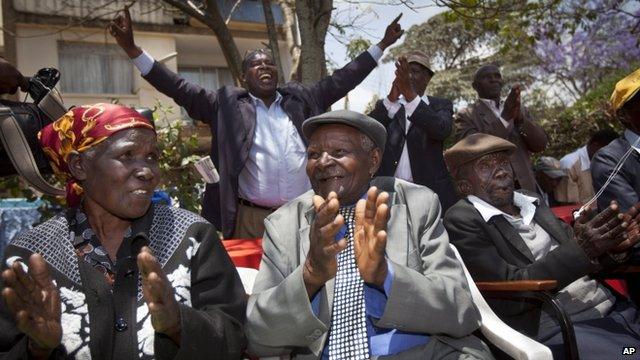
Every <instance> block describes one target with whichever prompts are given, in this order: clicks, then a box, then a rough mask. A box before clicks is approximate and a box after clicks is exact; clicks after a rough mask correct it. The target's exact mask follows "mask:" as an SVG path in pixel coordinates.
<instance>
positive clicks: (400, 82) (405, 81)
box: [394, 56, 418, 102]
mask: <svg viewBox="0 0 640 360" xmlns="http://www.w3.org/2000/svg"><path fill="white" fill-rule="evenodd" d="M394 83H395V84H396V85H397V86H398V90H400V93H401V94H402V96H404V99H405V100H406V101H407V102H411V101H413V99H415V98H416V96H418V94H416V91H415V89H414V88H413V84H412V83H411V68H410V67H409V62H408V61H407V58H406V57H404V56H401V57H400V58H399V59H398V61H396V79H395V81H394Z"/></svg>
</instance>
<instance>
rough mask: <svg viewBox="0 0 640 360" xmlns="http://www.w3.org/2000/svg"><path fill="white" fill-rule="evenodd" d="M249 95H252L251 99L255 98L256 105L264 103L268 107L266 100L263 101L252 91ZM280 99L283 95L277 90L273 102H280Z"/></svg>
mask: <svg viewBox="0 0 640 360" xmlns="http://www.w3.org/2000/svg"><path fill="white" fill-rule="evenodd" d="M249 96H250V97H251V100H253V104H254V105H255V106H260V105H262V106H264V107H265V108H266V107H267V105H266V104H265V103H264V101H262V99H260V98H257V97H255V96H254V95H253V94H252V93H249ZM280 100H282V95H281V94H280V92H278V91H277V90H276V99H275V100H274V101H273V104H279V103H280Z"/></svg>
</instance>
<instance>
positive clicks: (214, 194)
mask: <svg viewBox="0 0 640 360" xmlns="http://www.w3.org/2000/svg"><path fill="white" fill-rule="evenodd" d="M399 19H400V16H398V17H397V18H396V19H395V20H394V21H393V22H392V23H391V24H390V25H389V26H388V27H387V29H386V32H385V35H384V38H383V39H382V40H381V41H380V42H379V43H378V44H377V45H373V46H371V47H370V48H369V50H367V51H365V52H364V53H362V54H360V56H358V57H357V58H356V59H354V60H353V61H351V62H350V63H348V64H347V65H345V66H344V67H343V68H342V69H339V70H336V71H334V73H333V74H332V75H331V76H327V77H325V78H324V79H321V80H320V81H318V82H317V83H315V84H313V85H311V86H305V85H303V84H300V83H298V82H293V81H292V82H289V83H286V84H284V85H283V86H281V87H277V85H278V84H277V79H278V73H277V68H276V66H275V63H274V61H273V59H272V58H271V55H270V54H269V53H268V52H265V51H262V50H256V51H252V52H250V53H249V54H247V55H246V56H245V58H244V60H243V62H242V70H243V78H244V79H243V80H244V83H245V87H246V88H237V87H230V86H225V87H223V88H220V89H218V90H210V89H204V88H202V87H200V86H198V85H196V84H191V83H189V82H187V81H185V80H184V79H183V78H181V77H180V76H178V75H177V74H175V73H173V72H172V71H170V70H169V69H167V68H166V67H165V66H164V65H162V64H161V63H159V62H157V61H155V60H153V58H152V57H151V56H150V55H149V54H147V53H146V52H144V51H143V50H142V49H141V48H140V47H138V46H137V45H136V44H135V42H134V38H133V31H132V26H131V17H130V15H129V12H128V10H127V9H125V11H124V14H121V15H120V16H118V17H117V18H116V19H115V20H114V21H113V22H112V23H111V25H110V26H109V31H110V32H111V34H112V35H113V36H114V37H115V38H116V41H117V42H118V45H120V47H122V48H123V50H124V51H125V52H126V53H127V55H128V56H129V57H130V58H131V59H132V60H133V62H134V64H135V65H136V67H137V68H138V69H139V70H140V72H141V74H142V76H143V77H144V78H145V79H146V80H147V81H148V82H149V83H150V84H151V85H153V86H154V87H155V88H156V89H157V90H159V91H160V92H162V93H163V94H165V95H167V96H169V97H171V98H172V99H173V100H174V101H175V102H176V103H177V104H178V105H180V106H182V107H184V108H185V109H186V110H187V112H188V113H189V116H191V117H192V118H194V119H196V120H201V121H203V122H206V123H208V124H209V126H210V127H211V133H212V135H213V137H212V144H211V151H212V156H211V157H212V160H213V162H214V164H215V165H216V167H217V168H218V169H219V171H220V182H219V183H217V184H207V188H206V191H205V195H204V202H203V205H202V209H203V212H202V214H203V216H204V217H205V218H207V219H208V220H209V221H211V222H213V223H214V224H215V225H217V226H218V228H221V229H222V231H223V233H224V236H225V237H227V238H229V237H234V238H255V237H261V236H262V233H263V232H264V224H263V220H264V218H265V217H266V216H267V215H269V214H270V213H271V212H273V210H275V209H277V208H278V207H279V206H280V205H282V204H284V203H286V202H287V201H289V200H292V199H294V198H296V197H297V196H298V195H300V194H302V193H304V192H306V191H307V190H309V189H310V188H311V185H310V183H309V180H308V178H307V176H306V174H305V166H306V141H305V140H304V138H303V137H302V135H301V125H302V122H303V121H304V120H305V119H307V118H309V117H311V116H314V115H318V114H321V113H323V112H325V111H326V110H327V109H328V108H329V107H330V106H331V104H333V103H334V102H336V101H338V100H339V99H341V98H342V97H344V96H345V95H346V94H347V93H348V92H349V91H350V90H352V89H353V88H355V87H356V86H357V85H358V84H360V83H361V82H362V80H364V78H365V77H367V75H369V73H370V72H371V71H372V70H373V69H374V68H375V67H376V65H377V61H378V59H380V57H381V56H382V53H383V51H384V50H385V49H386V48H387V47H388V46H389V45H391V44H393V43H394V42H396V41H397V40H398V39H399V38H400V36H402V33H403V30H402V29H401V27H400V25H399V24H398V20H399Z"/></svg>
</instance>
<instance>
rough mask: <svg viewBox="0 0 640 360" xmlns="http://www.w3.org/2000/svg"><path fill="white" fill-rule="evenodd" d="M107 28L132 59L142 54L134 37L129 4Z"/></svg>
mask: <svg viewBox="0 0 640 360" xmlns="http://www.w3.org/2000/svg"><path fill="white" fill-rule="evenodd" d="M107 29H108V30H109V33H110V34H111V36H113V37H114V38H115V39H116V42H117V43H118V45H120V47H121V48H122V49H123V50H124V51H125V52H126V53H127V55H128V56H129V57H130V58H131V59H134V58H137V57H138V56H140V54H142V50H141V49H140V47H138V46H137V45H136V43H135V40H134V39H133V25H132V22H131V14H130V13H129V7H128V6H125V7H124V10H123V11H122V12H121V13H119V14H118V16H116V18H115V19H113V21H111V23H109V26H108V27H107Z"/></svg>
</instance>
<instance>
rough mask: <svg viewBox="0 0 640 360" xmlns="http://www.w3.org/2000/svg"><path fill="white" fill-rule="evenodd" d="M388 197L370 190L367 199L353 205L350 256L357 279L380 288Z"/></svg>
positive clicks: (386, 194)
mask: <svg viewBox="0 0 640 360" xmlns="http://www.w3.org/2000/svg"><path fill="white" fill-rule="evenodd" d="M388 201H389V194H388V193H386V192H382V193H378V189H377V188H376V187H375V186H373V187H371V188H370V189H369V191H367V199H366V200H364V199H361V200H359V201H358V203H357V204H356V213H355V229H354V230H355V231H354V243H353V246H354V254H355V258H356V263H357V264H358V270H360V276H362V280H364V282H365V283H369V284H373V285H376V286H378V287H382V286H383V284H384V279H385V278H386V276H387V270H388V269H387V261H386V260H385V257H384V253H385V248H386V245H387V231H386V230H387V222H388V221H389V206H388V205H387V202H388Z"/></svg>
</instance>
